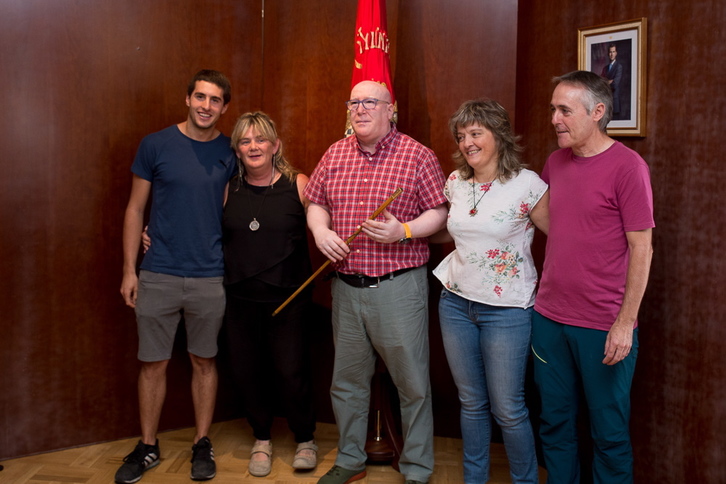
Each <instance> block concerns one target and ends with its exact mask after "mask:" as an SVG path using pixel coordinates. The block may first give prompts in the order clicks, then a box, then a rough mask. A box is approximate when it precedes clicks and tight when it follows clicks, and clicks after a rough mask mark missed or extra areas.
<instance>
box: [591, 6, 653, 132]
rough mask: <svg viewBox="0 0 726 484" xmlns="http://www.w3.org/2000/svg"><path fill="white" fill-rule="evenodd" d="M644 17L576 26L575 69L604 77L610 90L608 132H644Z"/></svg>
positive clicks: (645, 20) (645, 24)
mask: <svg viewBox="0 0 726 484" xmlns="http://www.w3.org/2000/svg"><path fill="white" fill-rule="evenodd" d="M646 26H647V19H646V18H640V19H635V20H628V21H626V22H616V23H611V24H606V25H599V26H596V27H587V28H582V29H578V30H577V32H578V39H579V43H578V69H580V70H584V71H590V72H594V73H596V74H598V75H600V76H602V77H603V78H605V79H606V80H607V81H608V83H609V84H610V87H611V88H612V90H613V118H612V120H611V121H610V123H608V134H609V135H610V136H645V127H646V122H645V121H646V120H645V105H646V93H645V88H646V85H647V83H646V40H647V33H646Z"/></svg>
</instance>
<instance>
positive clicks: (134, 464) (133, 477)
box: [114, 439, 161, 484]
mask: <svg viewBox="0 0 726 484" xmlns="http://www.w3.org/2000/svg"><path fill="white" fill-rule="evenodd" d="M160 456H161V453H160V452H159V440H158V439H157V441H156V444H154V445H147V444H145V443H143V442H142V441H140V440H139V443H138V444H136V448H135V449H134V451H133V452H131V453H130V454H129V455H127V456H126V457H124V464H123V465H122V466H121V467H119V469H118V471H116V477H115V478H114V480H115V481H116V482H117V483H118V484H131V483H133V482H138V481H139V480H140V479H141V475H142V474H143V473H144V472H145V471H146V470H147V469H151V468H152V467H154V466H156V465H159V457H160Z"/></svg>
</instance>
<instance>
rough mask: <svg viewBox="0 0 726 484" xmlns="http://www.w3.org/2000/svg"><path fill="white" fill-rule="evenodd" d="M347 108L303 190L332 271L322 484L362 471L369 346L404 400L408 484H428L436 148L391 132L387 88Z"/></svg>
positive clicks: (374, 89)
mask: <svg viewBox="0 0 726 484" xmlns="http://www.w3.org/2000/svg"><path fill="white" fill-rule="evenodd" d="M346 105H347V107H348V110H349V111H350V120H351V125H352V127H353V131H354V133H355V136H350V137H348V138H345V139H342V140H340V141H338V142H336V143H334V144H333V145H332V146H331V147H330V148H328V150H327V151H326V153H325V154H324V155H323V158H322V159H321V160H320V162H319V163H318V166H317V167H316V168H315V170H314V171H313V174H312V175H311V177H310V182H309V183H308V185H307V187H306V188H305V196H306V197H307V198H309V199H310V201H311V202H312V203H311V204H310V207H309V209H308V226H309V227H310V230H311V232H312V233H313V236H314V237H315V244H316V245H317V247H318V249H319V250H320V251H321V252H322V253H323V254H324V255H325V256H326V257H328V258H329V259H330V260H331V261H332V262H333V263H334V264H335V267H336V271H337V272H336V276H337V277H336V279H334V280H333V283H332V294H333V315H332V318H333V338H334V341H335V365H334V369H333V384H332V387H331V397H332V402H333V410H334V411H335V418H336V421H337V424H338V430H339V432H340V439H339V442H338V455H337V458H336V461H335V466H333V468H332V469H331V470H330V471H329V472H328V473H327V474H326V475H325V476H323V477H322V478H321V479H320V481H319V483H320V484H344V483H348V482H352V481H356V480H358V479H362V478H363V477H365V475H366V472H365V462H366V459H367V455H366V451H365V442H366V434H367V431H368V410H369V399H370V382H371V378H372V376H373V372H374V369H375V359H376V356H375V353H376V352H377V353H378V354H379V355H380V356H381V357H382V358H383V361H384V362H385V363H386V366H387V367H388V371H389V373H390V375H391V378H392V380H393V382H394V383H395V385H396V387H397V388H398V393H399V397H400V401H401V419H402V427H403V438H404V446H403V450H402V452H401V456H400V460H399V467H400V471H401V473H402V474H403V475H404V476H405V478H406V483H408V484H410V483H416V482H419V483H426V482H428V480H429V477H430V476H431V474H432V472H433V467H434V456H433V415H432V410H431V386H430V383H429V342H428V314H429V313H428V280H427V277H426V262H427V261H428V258H429V249H428V242H427V239H426V237H428V236H429V235H431V234H433V233H435V232H437V231H438V230H440V229H442V228H443V227H444V226H445V223H446V215H447V209H446V205H445V203H446V198H445V197H444V195H443V186H444V182H445V178H444V174H443V172H442V171H441V166H440V165H439V162H438V160H437V158H436V155H435V154H434V153H433V151H431V150H430V149H429V148H426V147H425V146H423V145H422V144H420V143H418V142H416V141H415V140H413V139H412V138H410V137H409V136H406V135H405V134H402V133H399V132H398V130H397V129H396V125H395V124H393V123H392V118H393V112H394V108H393V105H392V104H391V95H390V93H389V92H388V90H387V89H386V88H385V87H384V86H383V85H381V84H379V83H377V82H373V81H363V82H361V83H359V84H357V85H356V86H355V87H354V88H353V90H352V92H351V96H350V100H349V101H347V102H346ZM399 187H400V188H402V189H403V193H402V194H401V195H400V196H398V198H396V199H395V200H394V201H393V203H391V204H390V205H389V206H388V209H387V210H385V211H384V212H383V214H382V215H381V216H380V217H379V218H378V220H368V221H366V219H367V218H368V217H370V215H371V214H372V213H373V212H375V210H376V209H377V208H378V207H379V206H380V205H381V204H382V203H383V202H384V201H385V200H386V199H387V198H388V197H389V196H390V195H391V194H392V193H393V192H394V191H395V190H396V189H397V188H399ZM361 224H362V227H363V233H362V234H361V235H360V236H359V237H357V238H356V239H355V240H354V241H353V242H352V243H351V245H350V246H348V245H347V244H346V243H345V240H344V238H347V237H348V236H349V235H350V234H352V233H353V232H354V231H355V230H356V229H357V227H359V226H361Z"/></svg>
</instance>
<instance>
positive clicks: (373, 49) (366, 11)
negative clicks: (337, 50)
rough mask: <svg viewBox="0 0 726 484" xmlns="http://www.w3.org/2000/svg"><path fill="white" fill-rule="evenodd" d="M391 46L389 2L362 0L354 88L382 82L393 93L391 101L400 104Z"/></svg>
mask: <svg viewBox="0 0 726 484" xmlns="http://www.w3.org/2000/svg"><path fill="white" fill-rule="evenodd" d="M390 46H391V43H390V42H389V40H388V27H387V25H386V0H358V18H357V20H356V25H355V62H354V63H353V78H352V81H351V89H352V88H353V87H354V86H355V85H356V84H358V83H359V82H361V81H376V82H380V83H381V84H383V85H384V86H386V88H387V89H388V90H389V91H390V93H391V102H393V103H395V102H396V98H395V96H394V94H393V82H392V79H391V60H390V56H389V53H388V51H389V49H390Z"/></svg>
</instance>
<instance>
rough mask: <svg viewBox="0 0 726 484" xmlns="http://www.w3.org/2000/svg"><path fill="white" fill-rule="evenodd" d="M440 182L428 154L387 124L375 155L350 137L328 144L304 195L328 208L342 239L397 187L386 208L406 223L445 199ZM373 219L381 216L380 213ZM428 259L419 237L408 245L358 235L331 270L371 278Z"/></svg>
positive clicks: (432, 157)
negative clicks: (345, 256)
mask: <svg viewBox="0 0 726 484" xmlns="http://www.w3.org/2000/svg"><path fill="white" fill-rule="evenodd" d="M444 182H445V178H444V174H443V172H442V171H441V166H440V165H439V161H438V159H437V158H436V155H435V154H434V152H433V151H432V150H431V149H429V148H427V147H425V146H423V145H422V144H421V143H419V142H417V141H415V140H414V139H413V138H411V137H410V136H407V135H405V134H403V133H399V132H398V130H397V129H396V126H395V125H391V131H390V132H389V133H388V134H387V135H386V136H385V137H384V138H383V139H381V140H380V141H379V142H378V144H377V145H376V152H375V154H370V153H368V152H365V151H363V150H361V149H360V146H359V144H358V139H357V138H356V137H355V136H349V137H348V138H345V139H342V140H340V141H338V142H336V143H334V144H333V145H332V146H331V147H330V148H328V150H327V151H326V152H325V154H324V155H323V157H322V159H321V160H320V162H319V163H318V166H317V167H316V168H315V170H314V171H313V173H312V175H311V176H310V182H309V183H308V185H307V186H306V188H305V196H306V197H307V198H309V199H310V200H311V201H312V202H313V203H316V204H318V205H325V206H327V207H328V208H329V209H330V214H331V218H332V229H333V230H334V231H335V232H336V233H337V234H338V236H340V237H341V238H343V239H347V238H348V237H349V236H350V235H351V234H353V232H355V230H356V228H357V227H359V226H360V224H361V223H363V221H365V220H366V219H367V218H369V217H370V216H371V215H372V214H373V212H375V211H376V209H377V208H378V207H379V206H380V205H381V204H382V203H383V202H384V201H386V199H388V197H390V196H391V194H393V192H394V191H396V189H397V188H399V187H400V188H402V189H403V193H402V194H401V195H399V196H398V198H396V200H394V201H393V202H392V203H391V204H390V205H389V206H388V211H389V212H390V213H391V214H392V215H393V216H394V217H396V218H397V219H398V220H399V221H400V222H409V221H411V220H413V219H415V218H417V217H418V216H419V215H421V213H423V212H425V211H426V210H430V209H432V208H435V207H437V206H439V205H441V204H442V203H446V198H445V197H444V193H443V187H444ZM378 220H379V221H384V220H385V218H384V217H383V216H382V215H381V216H379V217H378ZM428 258H429V248H428V241H427V240H426V239H425V238H423V239H413V240H411V241H410V243H408V244H396V243H393V244H381V243H378V242H374V241H372V240H371V239H369V238H368V237H367V236H366V235H365V234H363V233H361V234H360V235H359V236H358V237H356V239H355V240H354V241H353V242H352V243H351V245H350V254H349V255H348V257H347V258H346V260H345V261H343V262H342V263H341V264H338V265H337V267H336V269H337V270H338V271H340V272H343V273H346V274H364V275H366V276H371V277H377V276H381V275H383V274H387V273H389V272H393V271H397V270H399V269H405V268H409V267H418V266H421V265H423V264H425V263H426V262H427V261H428Z"/></svg>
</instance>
